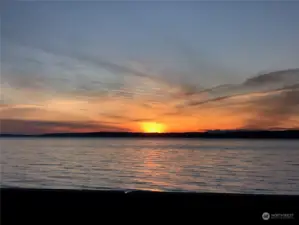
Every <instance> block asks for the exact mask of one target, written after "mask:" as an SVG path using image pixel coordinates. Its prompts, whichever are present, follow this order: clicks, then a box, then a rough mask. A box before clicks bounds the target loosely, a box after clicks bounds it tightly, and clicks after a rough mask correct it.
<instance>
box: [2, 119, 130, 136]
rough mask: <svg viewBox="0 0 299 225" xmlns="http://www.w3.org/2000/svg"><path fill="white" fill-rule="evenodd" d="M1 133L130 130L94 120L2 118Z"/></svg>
mask: <svg viewBox="0 0 299 225" xmlns="http://www.w3.org/2000/svg"><path fill="white" fill-rule="evenodd" d="M0 128H1V129H0V131H1V133H8V134H40V133H52V132H98V131H128V129H124V128H121V127H117V126H113V125H109V124H106V123H103V124H100V123H92V122H61V121H59V122H58V121H38V120H21V119H2V120H1V123H0Z"/></svg>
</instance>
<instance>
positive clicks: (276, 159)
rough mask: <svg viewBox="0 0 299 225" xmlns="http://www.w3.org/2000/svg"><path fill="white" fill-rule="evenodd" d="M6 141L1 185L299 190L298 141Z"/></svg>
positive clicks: (240, 190)
mask: <svg viewBox="0 0 299 225" xmlns="http://www.w3.org/2000/svg"><path fill="white" fill-rule="evenodd" d="M0 141H1V186H17V187H34V188H71V189H142V190H157V191H197V192H229V193H271V194H273V193H274V194H299V141H298V140H292V141H291V140H201V139H199V140H195V139H191V140H190V139H112V138H109V139H88V138H86V139H59V138H53V139H50V138H49V139H34V138H32V139H21V138H20V139H17V138H16V139H1V140H0Z"/></svg>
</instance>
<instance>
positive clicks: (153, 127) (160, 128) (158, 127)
mask: <svg viewBox="0 0 299 225" xmlns="http://www.w3.org/2000/svg"><path fill="white" fill-rule="evenodd" d="M141 127H142V130H143V132H144V133H163V132H165V126H164V125H163V124H161V123H156V122H145V123H142V125H141Z"/></svg>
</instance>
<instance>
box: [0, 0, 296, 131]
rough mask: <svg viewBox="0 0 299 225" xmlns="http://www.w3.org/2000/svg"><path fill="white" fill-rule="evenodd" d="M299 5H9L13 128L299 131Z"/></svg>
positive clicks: (4, 73) (4, 95)
mask: <svg viewBox="0 0 299 225" xmlns="http://www.w3.org/2000/svg"><path fill="white" fill-rule="evenodd" d="M298 11H299V2H296V1H287V2H282V1H281V2H279V1H272V2H271V1H251V2H250V1H248V2H244V1H217V2H216V1H215V2H214V1H212V2H208V1H198V2H196V1H190V2H180V1H173V2H172V1H163V2H162V1H161V2H159V1H147V2H145V1H141V2H134V1H115V2H113V1H112V2H108V1H98V2H96V1H89V2H84V1H52V2H51V1H18V2H5V3H4V2H2V3H1V108H0V119H1V132H2V133H26V134H32V133H49V132H92V131H134V132H135V131H136V132H139V131H145V132H151V131H155V129H156V128H157V129H158V127H159V129H160V130H161V131H163V132H184V131H203V130H211V129H244V128H246V129H253V128H254V129H276V128H299V69H298V68H299V29H298V27H299V13H298ZM153 124H155V127H156V128H152V127H151V126H152V125H153Z"/></svg>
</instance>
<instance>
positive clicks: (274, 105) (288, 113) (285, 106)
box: [244, 88, 299, 129]
mask: <svg viewBox="0 0 299 225" xmlns="http://www.w3.org/2000/svg"><path fill="white" fill-rule="evenodd" d="M248 110H250V111H251V112H252V116H251V118H249V119H248V120H247V121H246V122H245V124H244V128H255V129H271V128H273V127H283V126H284V124H289V125H293V126H298V122H299V116H298V115H299V88H296V89H290V90H287V91H284V92H280V93H278V94H276V95H270V96H266V97H264V98H260V99H257V100H256V101H255V102H253V103H251V104H250V106H249V107H248Z"/></svg>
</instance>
